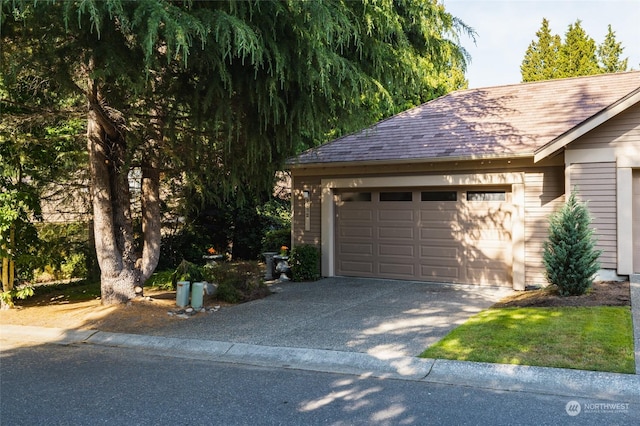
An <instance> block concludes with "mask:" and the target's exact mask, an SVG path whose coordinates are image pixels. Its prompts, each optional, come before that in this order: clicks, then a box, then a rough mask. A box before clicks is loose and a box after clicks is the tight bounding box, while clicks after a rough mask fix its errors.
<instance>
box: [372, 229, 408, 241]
mask: <svg viewBox="0 0 640 426" xmlns="http://www.w3.org/2000/svg"><path fill="white" fill-rule="evenodd" d="M413 234H414V228H409V227H400V226H380V227H378V238H393V239H395V238H399V239H413Z"/></svg>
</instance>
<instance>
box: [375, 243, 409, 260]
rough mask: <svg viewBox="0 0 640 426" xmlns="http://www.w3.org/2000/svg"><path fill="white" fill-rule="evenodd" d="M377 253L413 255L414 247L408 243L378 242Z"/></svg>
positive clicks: (401, 255)
mask: <svg viewBox="0 0 640 426" xmlns="http://www.w3.org/2000/svg"><path fill="white" fill-rule="evenodd" d="M378 254H379V255H380V256H397V257H406V256H409V257H414V256H415V248H414V246H413V245H410V244H379V245H378Z"/></svg>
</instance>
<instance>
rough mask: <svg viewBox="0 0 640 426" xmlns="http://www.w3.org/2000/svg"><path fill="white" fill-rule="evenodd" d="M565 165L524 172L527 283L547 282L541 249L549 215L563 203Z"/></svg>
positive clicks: (543, 283) (539, 283)
mask: <svg viewBox="0 0 640 426" xmlns="http://www.w3.org/2000/svg"><path fill="white" fill-rule="evenodd" d="M563 169H564V168H563V167H547V168H544V169H540V170H530V171H527V172H526V174H525V283H526V284H527V285H545V284H547V280H546V278H545V270H544V265H543V264H542V252H543V244H544V241H546V240H547V238H548V229H549V215H551V214H552V213H554V212H555V211H557V210H558V209H559V208H560V207H561V206H562V204H563V203H564V170H563Z"/></svg>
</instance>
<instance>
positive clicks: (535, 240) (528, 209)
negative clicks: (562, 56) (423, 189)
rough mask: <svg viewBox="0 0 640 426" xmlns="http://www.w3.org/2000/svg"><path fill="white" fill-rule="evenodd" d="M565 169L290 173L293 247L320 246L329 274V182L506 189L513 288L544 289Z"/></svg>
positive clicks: (471, 165)
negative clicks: (545, 257)
mask: <svg viewBox="0 0 640 426" xmlns="http://www.w3.org/2000/svg"><path fill="white" fill-rule="evenodd" d="M483 163H484V164H483ZM563 164H564V160H563V158H562V156H558V157H555V158H554V159H551V160H549V161H546V162H545V164H543V165H534V164H533V161H532V160H531V159H526V160H522V159H521V160H513V161H511V160H503V161H502V162H496V161H494V162H493V163H492V162H491V161H489V162H482V161H476V162H467V163H450V164H421V165H420V164H408V165H406V167H403V166H398V165H396V166H379V167H371V166H361V167H340V168H331V167H323V168H321V169H314V168H301V169H296V168H293V170H292V177H293V194H292V195H293V196H292V203H293V204H292V209H293V219H292V239H293V244H294V245H296V244H314V245H321V246H323V258H322V262H323V266H322V268H323V269H322V270H323V274H324V275H327V274H328V273H329V274H331V272H332V271H333V269H332V262H333V258H332V256H333V251H332V249H331V247H326V244H327V241H323V237H324V238H325V239H328V238H329V236H330V235H331V233H332V231H333V230H332V229H323V226H324V227H326V228H330V227H332V226H333V220H334V218H333V214H334V213H333V193H332V191H331V187H332V185H334V183H332V182H336V183H335V185H338V186H340V187H358V186H361V185H362V184H367V183H375V184H376V185H379V184H380V183H382V184H383V185H384V186H393V185H395V184H396V183H397V186H412V185H413V186H416V185H417V183H419V185H420V186H425V185H435V186H441V185H446V184H448V183H450V184H451V185H454V184H455V185H463V186H467V185H471V186H472V185H479V184H487V182H493V184H497V183H501V184H504V183H508V184H510V185H511V186H512V191H513V205H514V207H513V208H514V223H515V224H516V225H515V226H514V227H513V235H512V241H513V244H514V250H513V252H514V262H513V263H514V266H513V268H514V269H513V276H514V285H515V283H516V281H517V282H518V287H519V288H521V289H524V286H525V284H526V285H541V284H545V283H546V280H545V278H544V266H543V265H542V244H543V241H544V240H545V239H546V237H547V229H548V215H549V214H550V213H552V212H553V211H555V210H557V209H558V208H559V207H560V206H561V205H562V203H563V202H564V166H563ZM452 170H455V173H452ZM436 183H437V185H436ZM341 185H344V186H341ZM305 190H307V191H309V194H310V199H309V202H308V203H309V214H310V218H309V226H308V228H309V229H305V200H304V198H303V191H305ZM323 203H324V205H323ZM323 216H326V218H323ZM518 224H520V225H518ZM328 271H329V272H328Z"/></svg>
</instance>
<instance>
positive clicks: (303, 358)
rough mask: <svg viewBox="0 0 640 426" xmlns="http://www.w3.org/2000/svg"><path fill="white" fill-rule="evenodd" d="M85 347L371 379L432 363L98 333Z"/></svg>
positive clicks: (418, 372)
mask: <svg viewBox="0 0 640 426" xmlns="http://www.w3.org/2000/svg"><path fill="white" fill-rule="evenodd" d="M86 343H89V344H94V345H101V346H112V347H124V348H135V349H143V350H147V351H152V352H156V353H159V354H163V355H170V356H177V357H189V358H198V359H208V360H211V361H218V362H229V363H235V364H248V365H256V366H264V367H280V368H292V369H298V370H310V371H322V372H326V373H343V374H355V375H359V374H363V372H366V373H367V374H369V375H370V376H372V377H380V378H394V379H404V380H420V379H422V378H423V377H425V376H426V375H427V374H429V371H430V369H431V367H432V365H433V360H426V359H420V358H412V357H400V358H395V359H393V360H381V359H378V358H375V357H373V356H371V355H368V354H364V353H360V352H340V351H331V350H322V349H305V348H288V347H273V346H261V345H251V344H246V343H230V342H219V341H212V340H199V339H177V338H166V337H153V336H141V335H135V334H117V333H107V332H97V333H95V334H93V335H92V336H90V337H89V338H88V339H87V340H86Z"/></svg>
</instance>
